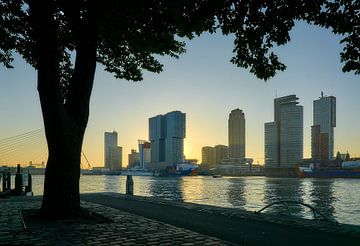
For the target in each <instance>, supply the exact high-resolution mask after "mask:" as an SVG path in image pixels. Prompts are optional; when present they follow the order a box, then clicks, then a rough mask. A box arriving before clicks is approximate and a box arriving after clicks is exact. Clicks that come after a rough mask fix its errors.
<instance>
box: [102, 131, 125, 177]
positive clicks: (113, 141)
mask: <svg viewBox="0 0 360 246" xmlns="http://www.w3.org/2000/svg"><path fill="white" fill-rule="evenodd" d="M117 139H118V134H117V132H116V131H113V132H105V134H104V140H105V141H104V142H105V144H104V167H105V168H108V169H109V170H110V171H118V170H121V168H122V148H121V147H120V146H118V141H117Z"/></svg>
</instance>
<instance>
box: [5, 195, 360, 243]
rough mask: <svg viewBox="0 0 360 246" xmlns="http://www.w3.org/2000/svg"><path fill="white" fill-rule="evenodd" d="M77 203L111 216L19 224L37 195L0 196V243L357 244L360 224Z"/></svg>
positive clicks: (107, 201)
mask: <svg viewBox="0 0 360 246" xmlns="http://www.w3.org/2000/svg"><path fill="white" fill-rule="evenodd" d="M81 199H82V206H83V207H84V208H86V209H87V210H88V211H92V212H95V213H97V214H99V215H100V216H103V217H105V218H108V219H110V220H111V221H109V220H107V221H102V222H96V221H95V222H94V221H92V222H91V221H90V222H89V221H86V220H82V221H65V222H64V221H62V222H51V223H46V224H43V225H42V224H41V223H37V224H36V223H35V224H34V223H32V224H30V223H27V221H25V225H26V226H27V228H26V229H24V224H23V221H22V219H21V216H20V211H23V212H22V214H25V211H27V210H29V209H38V208H39V207H40V204H41V197H40V196H39V197H18V198H15V197H12V198H3V199H0V244H32V245H34V244H36V245H66V244H68V245H76V244H78V245H91V244H100V245H360V229H359V227H352V226H346V225H340V226H333V225H331V224H330V223H328V222H323V221H314V222H312V221H307V220H299V219H294V218H289V217H286V218H285V217H284V218H279V217H272V216H267V215H255V214H253V213H250V212H246V211H242V210H238V209H226V208H218V207H212V206H204V205H196V204H190V203H180V202H172V201H164V200H159V199H155V198H146V197H137V196H132V197H129V196H126V195H121V194H116V193H92V194H83V195H82V196H81Z"/></svg>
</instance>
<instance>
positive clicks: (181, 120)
mask: <svg viewBox="0 0 360 246" xmlns="http://www.w3.org/2000/svg"><path fill="white" fill-rule="evenodd" d="M185 129H186V116H185V113H182V112H180V111H172V112H169V113H167V114H165V115H158V116H155V117H152V118H150V119H149V139H150V143H151V162H152V163H160V162H166V163H168V164H175V163H179V162H181V161H182V159H183V158H184V138H185Z"/></svg>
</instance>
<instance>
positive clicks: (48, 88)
mask: <svg viewBox="0 0 360 246" xmlns="http://www.w3.org/2000/svg"><path fill="white" fill-rule="evenodd" d="M29 5H30V17H31V22H32V28H33V30H32V31H33V35H34V40H35V41H36V42H35V54H36V58H37V65H36V68H37V73H38V91H39V96H40V104H41V109H42V115H43V120H44V126H45V135H46V139H47V144H48V153H49V156H48V162H47V166H46V171H45V183H44V195H43V202H42V206H41V211H42V213H43V214H44V215H47V216H51V217H54V216H55V217H59V216H60V217H64V216H72V215H74V213H76V212H77V211H78V210H79V209H80V195H79V179H80V161H81V150H82V142H83V137H84V133H85V129H86V125H87V122H88V116H89V101H90V95H91V91H92V86H93V81H94V74H95V68H96V44H97V32H96V25H95V24H94V20H95V18H92V17H93V16H91V15H92V14H93V12H92V11H91V9H90V10H89V11H88V16H86V18H82V19H81V21H80V11H76V10H75V11H74V10H73V9H71V10H72V11H73V12H72V13H70V16H71V18H72V19H71V21H72V23H73V25H74V30H73V32H74V33H75V32H76V37H74V39H75V40H76V60H75V66H74V71H73V74H72V78H71V79H70V81H69V86H68V88H67V89H68V93H67V95H66V97H65V98H64V95H62V94H61V89H60V87H61V86H60V76H61V71H60V56H61V53H62V52H64V51H63V48H61V47H60V45H59V40H58V38H59V37H58V34H57V30H58V28H59V27H58V26H56V22H55V20H54V11H55V7H54V2H52V1H45V2H44V1H31V2H30V4H29ZM80 25H81V26H80ZM75 28H76V30H75Z"/></svg>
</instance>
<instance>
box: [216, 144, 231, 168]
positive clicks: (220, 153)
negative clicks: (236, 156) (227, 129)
mask: <svg viewBox="0 0 360 246" xmlns="http://www.w3.org/2000/svg"><path fill="white" fill-rule="evenodd" d="M214 149H215V165H221V163H222V161H223V160H224V159H228V158H229V147H228V146H226V145H222V144H218V145H215V147H214Z"/></svg>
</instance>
